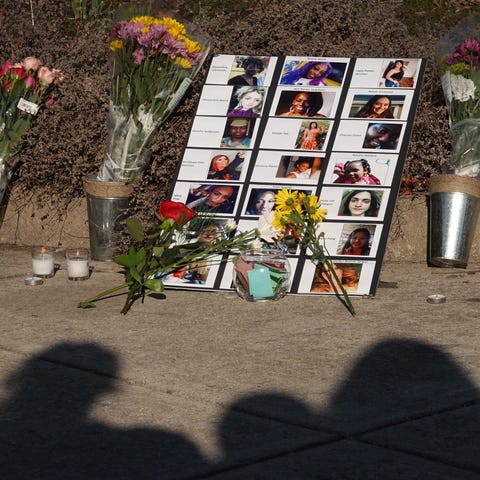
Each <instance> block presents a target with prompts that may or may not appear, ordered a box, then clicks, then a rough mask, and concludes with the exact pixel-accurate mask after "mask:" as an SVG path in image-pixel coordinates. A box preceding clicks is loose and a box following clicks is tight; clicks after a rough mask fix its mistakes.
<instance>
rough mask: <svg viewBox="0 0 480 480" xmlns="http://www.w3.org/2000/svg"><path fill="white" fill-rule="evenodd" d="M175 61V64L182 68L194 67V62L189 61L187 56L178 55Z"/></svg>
mask: <svg viewBox="0 0 480 480" xmlns="http://www.w3.org/2000/svg"><path fill="white" fill-rule="evenodd" d="M173 63H174V64H175V65H179V66H180V67H182V68H192V64H191V62H190V61H188V60H187V59H185V58H182V57H177V58H176V59H175V60H174V61H173Z"/></svg>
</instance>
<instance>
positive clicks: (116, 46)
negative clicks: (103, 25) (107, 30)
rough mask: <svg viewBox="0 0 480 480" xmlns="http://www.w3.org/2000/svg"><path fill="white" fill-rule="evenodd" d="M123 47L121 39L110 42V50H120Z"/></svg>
mask: <svg viewBox="0 0 480 480" xmlns="http://www.w3.org/2000/svg"><path fill="white" fill-rule="evenodd" d="M121 48H123V40H118V39H117V40H112V41H111V42H110V50H111V51H112V52H114V51H115V50H120V49H121Z"/></svg>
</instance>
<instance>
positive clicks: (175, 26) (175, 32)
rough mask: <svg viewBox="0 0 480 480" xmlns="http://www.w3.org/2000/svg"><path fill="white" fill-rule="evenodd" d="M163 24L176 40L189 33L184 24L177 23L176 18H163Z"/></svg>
mask: <svg viewBox="0 0 480 480" xmlns="http://www.w3.org/2000/svg"><path fill="white" fill-rule="evenodd" d="M161 23H162V25H164V26H165V27H167V28H168V31H169V33H170V34H171V35H172V37H174V38H179V37H181V36H184V35H185V34H186V33H187V31H186V30H185V26H184V25H183V23H180V22H177V20H175V19H174V18H171V17H163V18H162V20H161Z"/></svg>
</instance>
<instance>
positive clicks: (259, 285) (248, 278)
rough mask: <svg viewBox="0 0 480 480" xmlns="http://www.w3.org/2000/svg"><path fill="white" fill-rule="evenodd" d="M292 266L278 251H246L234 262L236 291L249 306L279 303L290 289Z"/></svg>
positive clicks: (281, 252)
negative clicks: (265, 302)
mask: <svg viewBox="0 0 480 480" xmlns="http://www.w3.org/2000/svg"><path fill="white" fill-rule="evenodd" d="M290 272H291V269H290V263H289V261H288V258H287V257H286V256H285V253H284V252H283V251H282V250H279V249H262V250H246V251H244V252H242V253H240V254H239V255H238V256H237V257H236V258H235V259H234V260H233V284H234V286H235V290H236V291H237V293H238V294H239V295H240V297H242V298H243V299H245V300H248V301H250V302H256V301H269V300H278V299H280V298H282V297H284V296H285V295H286V293H287V292H288V289H289V287H290Z"/></svg>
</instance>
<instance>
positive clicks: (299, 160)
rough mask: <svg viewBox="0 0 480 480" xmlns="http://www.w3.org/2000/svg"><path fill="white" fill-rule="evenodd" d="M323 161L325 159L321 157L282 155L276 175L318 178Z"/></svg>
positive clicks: (301, 178) (280, 176)
mask: <svg viewBox="0 0 480 480" xmlns="http://www.w3.org/2000/svg"><path fill="white" fill-rule="evenodd" d="M322 163H323V159H322V158H321V157H310V156H308V157H303V156H299V155H282V156H281V158H280V164H279V166H278V170H277V174H276V177H277V178H292V179H300V180H303V179H308V180H318V179H319V178H320V170H321V168H322Z"/></svg>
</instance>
